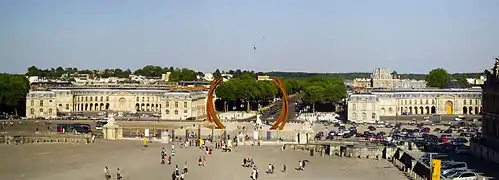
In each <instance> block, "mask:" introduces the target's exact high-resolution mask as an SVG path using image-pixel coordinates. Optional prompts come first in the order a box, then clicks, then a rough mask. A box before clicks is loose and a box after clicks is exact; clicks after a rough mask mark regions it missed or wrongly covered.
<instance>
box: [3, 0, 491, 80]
mask: <svg viewBox="0 0 499 180" xmlns="http://www.w3.org/2000/svg"><path fill="white" fill-rule="evenodd" d="M498 7H499V1H498V0H375V1H373V0H343V1H340V0H271V1H269V0H250V1H247V0H246V1H244V0H210V1H206V0H190V1H182V0H148V1H137V0H104V1H103V0H44V1H43V0H22V1H21V0H0V72H7V73H25V72H26V71H27V68H28V67H29V66H32V65H35V66H37V67H39V68H52V67H58V66H63V67H77V68H79V69H105V68H123V69H127V68H130V69H132V70H134V69H137V68H140V67H143V66H146V65H158V66H168V67H170V66H173V67H179V68H190V69H195V70H197V71H202V72H213V71H214V70H215V69H221V70H224V69H243V70H244V69H248V70H254V71H264V72H265V71H302V72H328V73H335V72H371V71H372V70H373V69H374V68H377V67H385V68H391V69H392V70H395V71H397V72H399V73H427V72H428V71H430V70H431V69H434V68H444V69H447V70H448V71H449V72H483V70H485V69H490V68H491V67H492V65H493V63H494V57H497V56H499V9H498ZM253 46H255V47H256V51H254V49H253Z"/></svg>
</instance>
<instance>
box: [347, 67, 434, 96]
mask: <svg viewBox="0 0 499 180" xmlns="http://www.w3.org/2000/svg"><path fill="white" fill-rule="evenodd" d="M394 88H414V89H421V88H426V81H423V80H414V79H400V78H398V77H394V76H393V75H392V71H391V70H390V69H388V68H376V69H374V70H373V72H372V73H371V78H356V79H354V81H353V89H354V91H356V92H368V91H370V90H372V89H394Z"/></svg>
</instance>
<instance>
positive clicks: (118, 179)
mask: <svg viewBox="0 0 499 180" xmlns="http://www.w3.org/2000/svg"><path fill="white" fill-rule="evenodd" d="M121 178H123V177H122V176H121V172H120V168H118V169H116V179H117V180H120V179H121Z"/></svg>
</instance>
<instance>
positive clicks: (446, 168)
mask: <svg viewBox="0 0 499 180" xmlns="http://www.w3.org/2000/svg"><path fill="white" fill-rule="evenodd" d="M456 169H459V170H468V164H466V162H450V163H447V164H445V165H444V166H442V167H441V169H440V172H441V173H442V174H447V173H449V171H451V170H456Z"/></svg>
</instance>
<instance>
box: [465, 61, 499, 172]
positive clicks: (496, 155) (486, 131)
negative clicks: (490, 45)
mask: <svg viewBox="0 0 499 180" xmlns="http://www.w3.org/2000/svg"><path fill="white" fill-rule="evenodd" d="M485 74H486V76H487V77H486V78H487V80H486V81H485V83H484V84H483V86H482V88H483V117H482V131H483V136H482V137H483V138H482V139H481V141H478V142H473V141H472V143H471V150H472V153H473V154H474V155H475V156H478V157H480V158H482V159H488V160H491V161H494V162H496V163H499V58H496V62H495V64H494V67H493V68H492V71H488V70H487V71H485Z"/></svg>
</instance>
